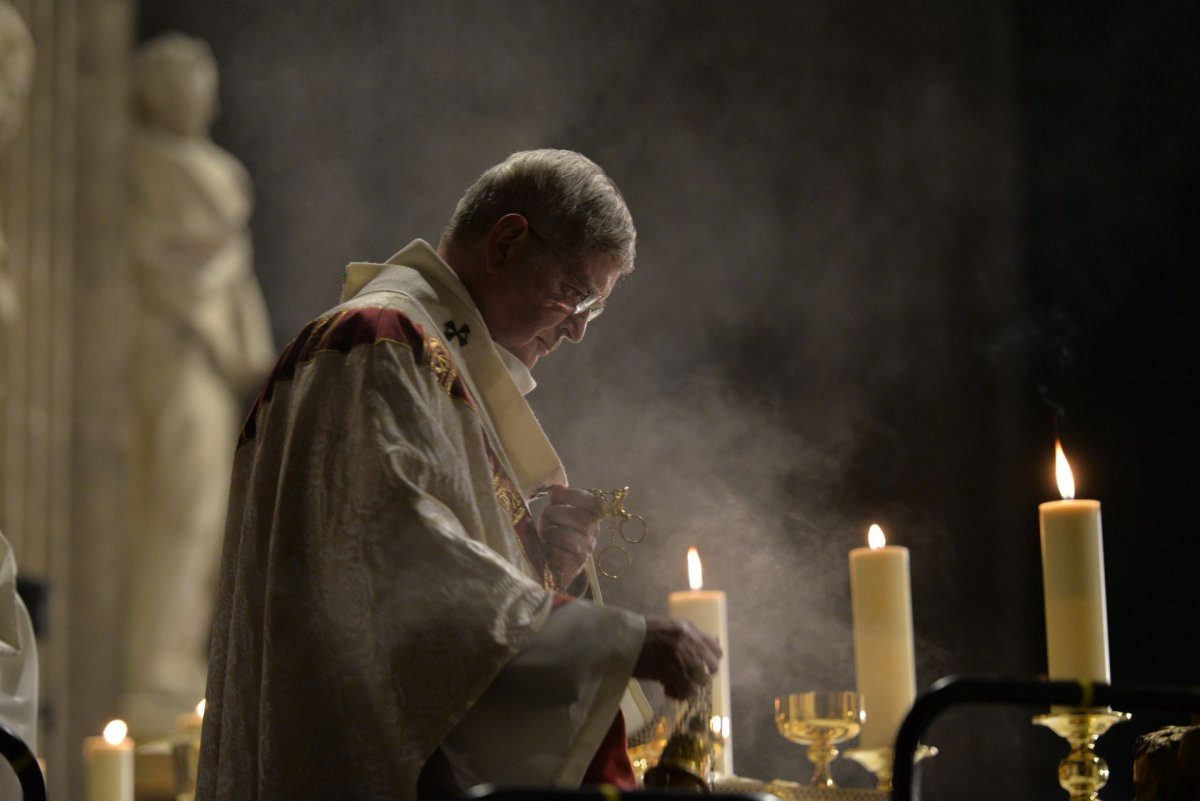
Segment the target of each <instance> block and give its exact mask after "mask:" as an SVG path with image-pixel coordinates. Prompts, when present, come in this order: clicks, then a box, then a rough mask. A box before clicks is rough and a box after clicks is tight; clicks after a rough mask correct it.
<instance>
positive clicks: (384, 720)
mask: <svg viewBox="0 0 1200 801" xmlns="http://www.w3.org/2000/svg"><path fill="white" fill-rule="evenodd" d="M634 241H635V232H634V227H633V222H632V219H631V217H630V215H629V211H628V209H627V208H626V205H625V202H624V200H623V199H622V197H621V194H620V192H619V191H618V190H617V188H616V186H615V185H614V184H613V182H612V181H611V180H610V179H609V178H608V176H607V175H605V173H604V172H603V171H602V170H601V169H600V168H599V167H598V166H597V165H595V164H594V163H593V162H591V161H590V160H588V159H587V158H585V157H583V156H581V155H579V154H577V153H573V152H570V151H556V150H537V151H527V152H522V153H517V154H514V155H513V156H511V157H510V158H509V159H507V160H506V161H504V162H503V163H501V164H499V165H497V166H495V167H493V168H491V169H490V170H488V171H487V172H485V173H484V174H483V175H482V176H481V177H480V178H479V180H478V181H476V182H475V184H473V185H472V186H471V187H470V188H469V189H468V190H467V192H466V193H465V194H464V196H463V197H462V199H461V200H460V201H459V203H458V206H457V208H456V209H455V212H454V214H453V216H452V218H451V220H450V222H449V224H448V226H447V228H446V230H445V232H444V233H443V235H442V238H441V241H440V243H439V245H438V247H437V249H436V250H435V249H434V248H432V247H430V246H429V245H428V244H426V243H425V242H423V241H421V240H416V241H414V242H413V243H411V244H410V245H408V246H407V247H405V248H404V249H402V250H401V251H400V252H399V253H397V254H396V255H395V256H393V257H392V258H391V259H389V260H388V262H387V263H385V264H367V263H356V264H351V265H350V266H349V267H348V268H347V270H346V278H345V284H344V287H343V293H342V302H341V303H340V305H338V306H335V307H334V308H333V309H331V310H330V311H329V312H327V313H325V314H323V315H321V316H320V317H318V318H317V319H315V320H313V321H312V322H310V323H309V324H308V325H307V326H306V327H305V328H304V329H303V330H302V331H301V332H300V334H299V335H298V336H297V337H296V338H295V339H294V340H293V341H292V342H291V343H290V344H289V345H288V346H287V347H286V348H285V350H284V352H283V354H282V356H281V357H280V359H279V361H278V362H277V364H276V366H275V368H274V369H273V371H272V373H271V375H270V377H269V378H268V380H267V383H266V385H265V387H264V388H263V390H262V392H261V394H260V396H259V398H258V400H257V402H256V403H255V405H254V408H253V409H252V410H251V412H250V415H249V416H248V418H247V420H246V423H245V426H244V428H243V431H242V434H241V437H240V441H239V444H238V448H237V454H236V458H235V463H234V471H233V483H232V488H231V499H230V507H229V517H228V523H227V528H226V536H225V543H224V550H223V554H222V564H221V575H220V582H219V587H218V593H217V596H218V597H217V605H216V612H215V616H214V631H213V640H212V648H211V652H210V667H209V676H208V689H207V700H208V706H207V712H206V715H205V721H204V730H203V739H202V747H201V757H200V774H199V783H198V789H197V798H198V799H202V800H203V801H210V800H212V799H289V801H290V799H295V798H401V799H412V798H439V797H453V796H455V795H457V794H460V793H461V792H463V791H464V790H466V789H468V788H470V787H472V786H474V785H477V784H480V783H496V784H522V785H548V786H560V787H571V786H578V785H579V784H581V783H593V782H605V781H607V782H614V783H616V784H618V785H619V786H622V785H623V786H625V787H630V786H631V784H632V774H631V771H630V769H629V764H628V760H627V758H626V757H625V752H624V731H623V723H622V720H621V716H620V714H619V711H618V710H619V705H620V702H621V698H622V695H623V693H624V691H625V688H626V686H627V684H628V682H629V680H630V677H631V676H633V677H637V678H643V679H649V680H654V681H659V682H662V684H663V687H664V690H665V692H666V693H667V694H668V695H670V696H672V697H676V698H681V697H686V696H688V695H690V694H692V693H694V692H695V691H696V690H697V689H698V688H699V687H700V686H702V685H703V684H704V683H706V682H707V681H708V680H709V675H710V674H711V673H712V672H713V671H715V669H716V667H717V660H718V659H719V656H720V649H719V647H718V646H717V644H716V642H715V641H713V640H712V639H711V638H709V637H707V636H705V635H703V634H701V633H700V632H698V631H697V630H696V629H695V628H694V627H692V626H691V625H690V624H688V623H686V622H681V621H674V620H671V619H666V618H654V617H643V616H641V615H637V614H634V613H632V612H628V611H625V610H619V609H614V608H611V607H600V606H598V605H594V604H591V603H589V602H587V601H584V600H574V599H572V598H571V597H570V596H568V595H566V594H564V593H563V592H562V590H564V589H565V588H566V587H568V586H569V585H571V583H572V582H574V581H575V579H576V578H577V577H578V576H579V575H580V573H581V572H582V571H583V569H584V566H585V564H586V563H587V561H588V560H589V559H590V557H591V552H592V550H593V548H594V545H595V539H596V534H597V512H598V509H597V504H596V501H595V499H594V498H593V497H592V496H591V495H590V494H589V493H588V492H586V491H582V490H579V489H575V488H571V487H569V485H568V483H567V478H566V475H565V472H564V470H563V468H562V465H561V464H560V463H559V460H558V457H557V456H556V454H555V452H554V450H553V448H552V447H551V445H550V443H549V442H548V440H547V439H546V437H545V435H544V433H543V432H542V430H541V427H540V426H539V425H538V422H537V420H536V418H535V417H534V415H533V413H532V412H531V410H530V408H529V406H528V405H527V404H526V402H525V400H524V397H523V388H527V385H528V381H529V376H528V374H527V372H526V371H527V369H528V367H531V366H532V364H533V363H534V362H535V361H536V360H537V359H539V358H544V357H545V356H547V355H549V354H550V353H552V352H554V351H555V350H556V349H557V348H558V346H559V345H560V344H562V343H563V342H564V341H570V342H578V341H579V340H580V339H582V338H583V336H584V334H585V332H586V330H587V326H588V322H589V321H590V320H591V319H593V318H594V317H595V316H596V315H597V314H599V312H600V311H601V310H602V309H603V308H604V306H605V304H606V303H607V301H608V298H609V295H610V294H611V293H612V291H613V288H614V286H615V285H616V283H617V281H618V279H619V278H620V277H621V276H623V275H625V274H627V273H628V272H629V271H630V270H632V268H633V259H634ZM514 354H515V355H516V356H515V358H514ZM522 385H525V386H524V387H523V386H522ZM542 495H545V496H546V500H545V501H544V505H543V506H542V508H541V510H540V512H539V513H538V514H537V515H536V517H535V515H534V514H533V512H531V510H530V506H529V503H530V501H531V500H532V499H533V498H534V497H537V496H542Z"/></svg>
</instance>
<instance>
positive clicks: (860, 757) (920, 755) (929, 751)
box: [846, 745, 938, 793]
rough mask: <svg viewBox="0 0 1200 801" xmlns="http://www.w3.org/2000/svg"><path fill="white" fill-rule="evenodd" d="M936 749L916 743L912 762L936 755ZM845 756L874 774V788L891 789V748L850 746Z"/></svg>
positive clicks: (889, 790)
mask: <svg viewBox="0 0 1200 801" xmlns="http://www.w3.org/2000/svg"><path fill="white" fill-rule="evenodd" d="M937 752H938V751H937V749H936V748H934V747H933V746H932V745H918V746H917V752H916V754H914V755H913V761H914V762H920V761H921V760H922V759H928V758H929V757H933V756H937ZM846 756H847V757H848V758H850V759H853V760H854V761H855V762H857V763H858V764H860V765H862V766H863V767H864V768H866V769H867V770H869V771H870V772H871V773H874V774H875V789H876V790H883V791H885V792H889V793H890V792H891V791H892V765H893V763H894V761H895V758H896V754H895V751H893V750H892V749H891V748H888V747H886V746H885V747H883V748H851V749H850V750H849V751H847V752H846Z"/></svg>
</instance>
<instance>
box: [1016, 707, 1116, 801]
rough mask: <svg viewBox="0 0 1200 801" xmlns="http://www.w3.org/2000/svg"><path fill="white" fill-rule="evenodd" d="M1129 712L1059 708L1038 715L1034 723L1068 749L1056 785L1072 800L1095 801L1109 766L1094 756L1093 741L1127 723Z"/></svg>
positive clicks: (1059, 766)
mask: <svg viewBox="0 0 1200 801" xmlns="http://www.w3.org/2000/svg"><path fill="white" fill-rule="evenodd" d="M1130 717H1131V715H1130V714H1129V713H1128V712H1113V711H1112V710H1111V709H1062V710H1056V711H1053V712H1050V713H1049V714H1046V715H1038V716H1037V717H1035V718H1034V719H1033V722H1034V723H1036V724H1037V725H1039V726H1045V727H1046V728H1048V729H1050V731H1052V732H1054V733H1055V734H1057V735H1058V736H1059V737H1062V738H1063V739H1064V740H1066V741H1067V743H1068V744H1069V745H1070V747H1071V753H1070V754H1068V755H1067V758H1066V759H1064V760H1063V761H1062V762H1060V763H1058V783H1059V785H1060V786H1061V787H1062V788H1063V789H1064V790H1066V791H1067V794H1068V795H1069V796H1070V797H1071V801H1096V799H1097V798H1099V796H1100V789H1101V788H1102V787H1104V785H1105V784H1107V783H1108V773H1109V771H1108V763H1107V762H1105V761H1104V760H1103V759H1101V758H1100V757H1099V756H1097V755H1096V741H1097V740H1099V739H1100V737H1101V736H1102V735H1103V734H1104V733H1105V732H1106V731H1108V730H1109V729H1110V728H1112V727H1113V726H1115V725H1116V724H1118V723H1123V722H1124V721H1126V720H1129V718H1130Z"/></svg>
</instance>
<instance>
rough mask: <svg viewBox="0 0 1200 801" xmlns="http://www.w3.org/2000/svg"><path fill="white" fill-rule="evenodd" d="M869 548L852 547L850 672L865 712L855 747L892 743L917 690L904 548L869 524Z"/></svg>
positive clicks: (879, 529)
mask: <svg viewBox="0 0 1200 801" xmlns="http://www.w3.org/2000/svg"><path fill="white" fill-rule="evenodd" d="M867 542H868V543H869V545H870V547H868V548H855V549H854V550H852V551H850V602H851V608H852V610H853V615H854V672H855V675H856V677H857V679H858V692H859V695H861V696H862V700H861V702H860V703H861V704H862V709H863V711H864V712H865V715H866V716H865V718H864V720H863V725H862V731H861V733H860V734H859V747H860V748H863V749H869V748H891V747H892V746H893V745H894V744H895V741H896V732H897V731H899V729H900V724H901V723H902V722H903V721H904V716H905V715H907V714H908V711H909V709H911V708H912V704H913V700H914V699H915V698H916V695H917V671H916V666H915V664H914V657H913V624H912V592H911V590H910V588H909V578H908V549H907V548H902V547H900V546H898V545H887V544H886V539H885V538H884V536H883V529H881V528H880V527H879V526H877V525H872V526H871V528H870V532H869V533H868V535H867Z"/></svg>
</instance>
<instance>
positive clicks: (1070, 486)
mask: <svg viewBox="0 0 1200 801" xmlns="http://www.w3.org/2000/svg"><path fill="white" fill-rule="evenodd" d="M1054 472H1055V473H1057V474H1058V491H1059V493H1060V494H1061V495H1062V497H1063V500H1064V501H1069V500H1071V499H1072V498H1074V497H1075V477H1074V476H1073V475H1071V465H1070V464H1068V463H1067V455H1066V454H1065V453H1063V449H1062V442H1060V441H1059V440H1058V438H1057V437H1056V438H1055V439H1054Z"/></svg>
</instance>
